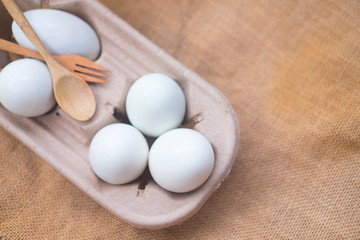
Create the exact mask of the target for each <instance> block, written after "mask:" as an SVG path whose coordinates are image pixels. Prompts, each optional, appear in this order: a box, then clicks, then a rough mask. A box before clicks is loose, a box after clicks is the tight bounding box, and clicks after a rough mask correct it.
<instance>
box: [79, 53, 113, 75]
mask: <svg viewBox="0 0 360 240" xmlns="http://www.w3.org/2000/svg"><path fill="white" fill-rule="evenodd" d="M75 56H76V55H75ZM76 57H77V58H78V59H76V60H78V61H77V62H78V63H77V64H76V65H77V66H80V67H85V68H92V69H95V70H98V71H103V72H111V71H110V70H109V69H107V68H104V67H103V66H101V65H99V64H97V63H95V62H93V61H91V60H89V59H87V58H84V57H80V56H76Z"/></svg>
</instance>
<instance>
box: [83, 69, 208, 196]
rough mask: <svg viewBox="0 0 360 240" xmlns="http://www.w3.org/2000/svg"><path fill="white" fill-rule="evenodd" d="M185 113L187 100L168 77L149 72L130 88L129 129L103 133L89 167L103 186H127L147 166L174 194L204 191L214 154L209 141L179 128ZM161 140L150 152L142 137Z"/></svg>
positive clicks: (108, 128)
mask: <svg viewBox="0 0 360 240" xmlns="http://www.w3.org/2000/svg"><path fill="white" fill-rule="evenodd" d="M185 110H186V101H185V96H184V94H183V92H182V90H181V88H180V86H179V85H178V84H177V83H176V82H175V81H174V80H173V79H172V78H170V77H168V76H166V75H164V74H160V73H150V74H147V75H144V76H142V77H141V78H139V79H138V80H137V81H135V83H134V84H133V85H132V86H131V88H130V90H129V92H128V94H127V97H126V112H127V115H128V118H129V120H130V123H131V124H132V125H129V124H124V123H114V124H110V125H108V126H105V127H104V128H102V129H100V130H99V131H98V132H97V133H96V134H95V136H94V138H93V139H92V141H91V144H90V148H89V159H90V164H91V166H92V168H93V170H94V172H95V173H96V175H97V176H99V177H100V178H101V179H103V180H104V181H106V182H108V183H111V184H125V183H128V182H131V181H133V180H135V179H136V178H138V177H139V176H140V175H141V174H142V172H143V171H144V170H145V168H146V166H147V165H149V170H150V173H151V176H152V177H153V179H154V180H155V182H156V183H157V184H158V185H159V186H161V187H162V188H164V189H166V190H168V191H171V192H176V193H184V192H189V191H192V190H194V189H196V188H198V187H199V186H201V185H202V184H203V183H204V182H205V181H206V180H207V179H208V178H209V176H210V174H211V172H212V170H213V167H214V151H213V148H212V146H211V144H210V142H209V141H208V140H207V138H206V137H205V136H203V135H202V134H200V133H199V132H197V131H195V130H192V129H185V128H178V127H179V125H180V124H181V123H182V121H183V119H184V115H185ZM144 135H146V136H150V137H157V139H156V140H155V142H154V143H153V144H152V146H151V148H150V150H149V147H148V144H147V141H146V139H145V137H144Z"/></svg>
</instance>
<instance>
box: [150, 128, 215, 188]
mask: <svg viewBox="0 0 360 240" xmlns="http://www.w3.org/2000/svg"><path fill="white" fill-rule="evenodd" d="M214 158H215V157H214V150H213V148H212V146H211V144H210V142H209V141H208V140H207V139H206V137H204V136H203V135H202V134H200V133H199V132H196V131H194V130H191V129H185V128H179V129H174V130H170V131H168V132H166V133H164V134H163V135H161V136H160V137H159V138H158V139H157V140H156V141H155V142H154V144H153V145H152V147H151V149H150V153H149V169H150V173H151V176H152V177H153V178H154V180H155V182H156V183H157V184H159V185H160V186H161V187H163V188H164V189H166V190H168V191H171V192H176V193H184V192H189V191H192V190H194V189H196V188H198V187H199V186H201V185H202V184H203V183H204V182H205V181H206V180H207V179H208V178H209V176H210V174H211V172H212V170H213V167H214Z"/></svg>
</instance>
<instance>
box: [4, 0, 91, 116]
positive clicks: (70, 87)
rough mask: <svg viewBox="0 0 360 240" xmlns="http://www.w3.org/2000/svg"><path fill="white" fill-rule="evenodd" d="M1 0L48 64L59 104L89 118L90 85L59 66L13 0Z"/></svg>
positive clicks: (63, 108) (65, 110) (75, 113)
mask: <svg viewBox="0 0 360 240" xmlns="http://www.w3.org/2000/svg"><path fill="white" fill-rule="evenodd" d="M2 2H3V4H4V6H5V8H6V9H7V10H8V12H9V13H10V15H11V17H12V18H13V19H14V20H15V22H16V23H17V24H18V26H19V27H20V28H21V30H22V31H23V32H24V33H25V35H26V36H27V37H28V39H29V40H30V41H31V42H32V44H33V45H34V46H35V47H36V49H37V50H38V51H39V53H40V55H41V56H42V57H43V58H44V61H45V62H46V64H47V65H48V68H49V70H50V74H51V78H52V82H53V88H54V95H55V99H56V101H57V103H58V104H59V106H60V107H61V108H62V110H63V111H64V112H66V113H67V114H68V115H69V116H71V117H73V118H74V119H76V120H79V121H87V120H89V119H90V118H91V117H92V116H93V115H94V113H95V108H96V103H95V98H94V94H93V92H92V91H91V89H90V87H89V86H88V85H87V83H86V82H85V81H84V80H83V79H82V78H80V77H79V76H77V75H75V74H74V73H72V72H70V71H69V70H67V69H66V68H64V67H63V66H61V65H60V64H59V63H58V62H57V61H56V60H55V59H54V58H53V57H52V56H51V55H50V53H49V52H48V51H47V50H46V48H45V47H44V45H43V44H42V42H41V41H40V39H39V37H38V36H37V35H36V33H35V31H34V30H33V28H32V27H31V25H30V23H29V22H28V21H27V19H26V18H25V16H24V14H23V13H22V11H21V9H20V8H19V6H18V5H17V4H16V3H15V1H14V0H2Z"/></svg>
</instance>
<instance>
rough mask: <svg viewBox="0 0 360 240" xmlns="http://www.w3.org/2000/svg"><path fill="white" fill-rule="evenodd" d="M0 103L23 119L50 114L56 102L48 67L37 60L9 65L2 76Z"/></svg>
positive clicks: (22, 60)
mask: <svg viewBox="0 0 360 240" xmlns="http://www.w3.org/2000/svg"><path fill="white" fill-rule="evenodd" d="M0 102H1V104H2V105H3V106H4V107H5V108H6V109H7V110H8V111H10V112H12V113H14V114H16V115H19V116H23V117H36V116H39V115H43V114H45V113H47V112H48V111H49V110H50V109H51V108H53V107H54V105H55V103H56V101H55V97H54V94H53V87H52V82H51V76H50V73H49V70H48V68H47V66H46V65H45V64H44V63H43V62H41V61H38V60H35V59H20V60H16V61H13V62H11V63H9V64H8V65H7V66H6V67H5V68H4V69H3V70H2V71H1V73H0Z"/></svg>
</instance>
